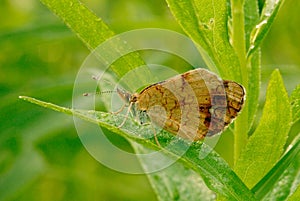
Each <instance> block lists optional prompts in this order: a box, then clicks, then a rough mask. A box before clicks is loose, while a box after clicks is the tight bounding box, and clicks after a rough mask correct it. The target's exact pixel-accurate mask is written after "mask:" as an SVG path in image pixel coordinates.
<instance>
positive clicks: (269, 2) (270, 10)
mask: <svg viewBox="0 0 300 201" xmlns="http://www.w3.org/2000/svg"><path fill="white" fill-rule="evenodd" d="M282 3H283V0H276V1H274V0H266V1H265V4H264V7H263V9H262V12H261V15H260V20H259V22H258V23H257V24H256V26H255V27H254V29H253V30H252V32H251V35H250V46H249V49H248V55H250V54H252V53H253V52H254V51H255V50H256V49H257V48H258V47H259V46H260V44H261V42H262V40H263V39H264V37H265V36H266V35H267V33H268V31H269V30H270V28H271V25H272V24H273V22H274V19H275V17H276V16H277V13H278V11H279V9H280V7H281V5H282Z"/></svg>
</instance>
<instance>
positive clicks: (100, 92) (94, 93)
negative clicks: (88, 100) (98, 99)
mask: <svg viewBox="0 0 300 201" xmlns="http://www.w3.org/2000/svg"><path fill="white" fill-rule="evenodd" d="M111 93H117V91H114V90H111V91H97V92H92V93H84V94H82V95H83V96H91V95H102V94H111Z"/></svg>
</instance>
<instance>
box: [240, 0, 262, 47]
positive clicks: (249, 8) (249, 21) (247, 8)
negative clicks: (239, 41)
mask: <svg viewBox="0 0 300 201" xmlns="http://www.w3.org/2000/svg"><path fill="white" fill-rule="evenodd" d="M244 15H245V41H246V49H249V46H250V34H251V31H252V30H253V28H254V27H255V25H256V24H257V22H258V20H259V9H258V1H253V0H245V3H244Z"/></svg>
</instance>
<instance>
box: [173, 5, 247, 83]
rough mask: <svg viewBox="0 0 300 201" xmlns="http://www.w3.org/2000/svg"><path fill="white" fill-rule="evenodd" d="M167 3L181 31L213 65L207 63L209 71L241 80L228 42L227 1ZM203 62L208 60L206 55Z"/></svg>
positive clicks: (226, 77)
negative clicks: (216, 70) (216, 71)
mask: <svg viewBox="0 0 300 201" xmlns="http://www.w3.org/2000/svg"><path fill="white" fill-rule="evenodd" d="M167 3H168V5H169V7H170V9H171V12H172V13H173V15H174V16H175V18H176V20H177V21H178V23H179V24H180V25H181V27H182V29H183V30H184V31H185V32H186V33H187V35H188V36H189V37H190V38H192V39H193V41H194V42H195V43H196V44H198V45H200V46H201V48H202V49H200V50H204V51H205V52H206V54H207V55H208V56H209V57H210V59H211V60H212V61H213V63H214V64H211V63H209V61H206V62H207V65H208V67H209V68H210V69H211V70H212V71H215V67H217V69H218V71H219V73H220V75H221V76H222V77H223V78H225V79H235V80H237V81H241V80H239V79H240V77H241V76H240V75H241V74H240V64H239V61H238V58H237V56H236V54H235V52H234V50H233V48H232V46H231V45H230V43H229V37H228V30H227V21H228V19H227V18H228V10H227V9H228V6H227V1H226V0H220V1H218V2H214V1H210V0H203V1H196V0H167ZM201 53H202V54H203V51H201ZM204 55H205V54H204ZM204 59H206V60H208V58H206V57H205V56H204Z"/></svg>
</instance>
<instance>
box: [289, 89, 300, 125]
mask: <svg viewBox="0 0 300 201" xmlns="http://www.w3.org/2000/svg"><path fill="white" fill-rule="evenodd" d="M290 99H291V105H292V113H293V123H296V122H297V121H299V120H300V84H299V85H298V86H297V87H296V89H294V91H293V92H292V94H291V98H290Z"/></svg>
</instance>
